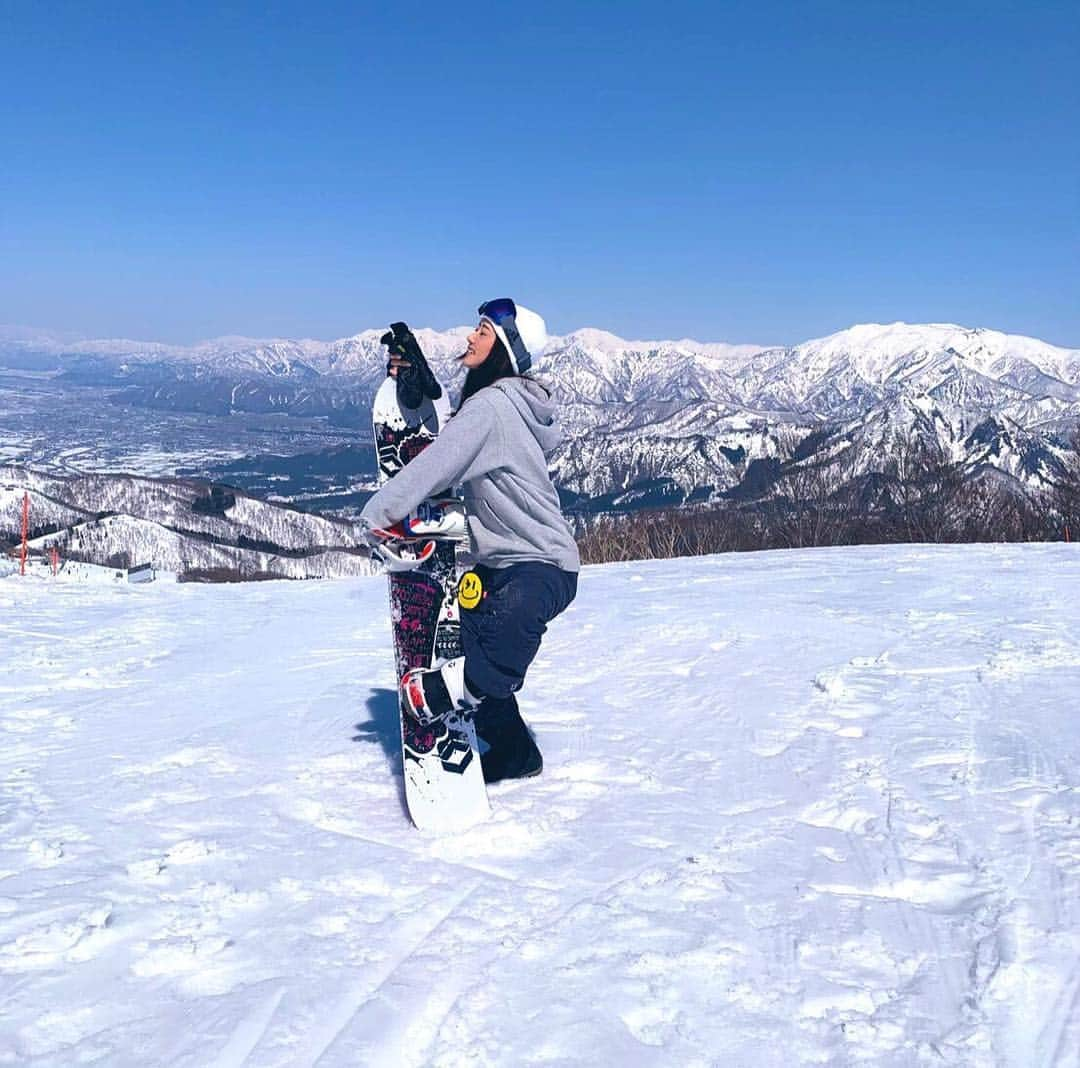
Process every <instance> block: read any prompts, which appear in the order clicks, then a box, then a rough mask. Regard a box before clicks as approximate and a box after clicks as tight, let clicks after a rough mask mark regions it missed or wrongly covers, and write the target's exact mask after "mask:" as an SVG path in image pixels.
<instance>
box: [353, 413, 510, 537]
mask: <svg viewBox="0 0 1080 1068" xmlns="http://www.w3.org/2000/svg"><path fill="white" fill-rule="evenodd" d="M498 441H499V433H498V419H497V417H496V414H495V409H494V408H493V407H492V405H491V402H490V401H489V400H488V399H487V398H486V397H474V398H472V399H471V400H470V401H469V402H468V411H467V412H465V411H464V409H463V410H462V411H461V412H459V413H458V414H457V415H455V416H454V418H453V419H451V420H450V421H449V422H448V423H447V424H446V426H445V427H444V428H443V429H442V430H440V432H439V436H438V437H437V438H436V439H435V440H434V441H433V442H432V443H431V444H430V445H429V446H428V447H427V448H426V449H424V451H423V452H422V453H420V454H419V456H416V457H414V458H413V459H412V460H410V461H409V463H407V464H406V465H405V466H404V467H403V468H402V469H401V470H400V471H399V472H398V473H397V474H396V475H394V477H393V478H391V479H390V481H389V482H387V483H386V485H385V486H383V487H382V488H381V489H380V490H379V491H378V493H376V494H375V496H374V497H372V498H371V500H370V501H368V502H367V504H366V505H364V510H363V511H362V512H361V513H360V518H361V519H362V520H363V521H364V522H366V523H367V524H368V525H369V526H372V527H380V528H385V527H389V526H392V525H393V524H394V523H396V522H397V521H398V520H399V519H403V518H404V517H405V516H407V515H408V514H409V513H410V512H411V511H412V510H413V509H414V508H415V507H416V506H417V505H418V504H419V503H420V502H421V501H422V500H425V499H426V498H428V497H430V496H431V495H432V494H434V493H438V492H439V491H440V490H445V489H449V488H450V487H451V486H456V485H458V484H459V483H461V482H468V481H469V480H470V479H473V478H477V477H478V476H480V475H483V474H486V473H487V472H488V471H493V470H494V469H495V468H496V467H498V466H499V465H500V463H501V462H502V461H501V456H500V454H499V448H498Z"/></svg>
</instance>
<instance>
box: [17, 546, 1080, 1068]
mask: <svg viewBox="0 0 1080 1068" xmlns="http://www.w3.org/2000/svg"><path fill="white" fill-rule="evenodd" d="M1077 589H1080V554H1078V553H1077V552H1076V550H1075V548H1074V547H1071V546H989V547H972V546H967V547H953V548H930V547H924V546H914V547H898V548H860V549H844V550H828V551H825V550H821V551H812V552H787V553H762V554H753V555H730V556H721V557H712V558H703V559H696V560H678V561H663V562H654V563H647V564H627V565H618V566H611V567H605V568H591V569H586V571H585V572H584V573H583V578H582V583H581V593H580V596H579V599H578V601H577V602H576V603H575V605H574V606H573V607H572V608H571V609H570V610H569V611H568V612H567V613H566V615H565V616H563V617H561V618H560V619H559V620H558V621H557V622H556V623H555V624H554V625H553V627H552V628H551V632H550V634H549V635H548V638H547V639H546V642H545V646H544V648H543V650H542V653H541V656H540V658H539V660H538V661H537V662H536V664H535V665H534V667H533V668H532V670H531V672H530V677H529V680H528V682H527V684H526V688H525V690H524V692H523V695H522V697H523V700H522V706H523V710H524V712H525V715H526V716H527V717H530V718H531V719H532V720H533V722H534V725H535V727H536V730H537V734H538V737H539V740H540V743H541V746H542V748H543V749H544V752H545V757H546V770H545V773H544V775H543V776H542V777H540V778H539V779H535V780H529V781H526V782H520V783H507V784H503V785H500V786H497V787H494V788H493V789H492V791H491V795H492V806H493V816H492V819H491V821H490V822H489V823H487V824H484V825H482V826H480V827H477V828H475V829H473V830H471V831H469V832H468V833H466V834H463V835H461V836H459V837H457V838H456V839H454V840H452V841H446V840H443V841H439V840H436V839H432V838H429V837H425V836H423V835H421V834H419V833H418V832H416V831H415V830H414V829H412V828H411V827H410V825H409V823H408V819H407V816H406V815H405V813H404V811H403V808H402V803H401V790H402V782H401V764H400V754H399V752H398V739H397V711H396V706H395V702H394V698H393V690H394V683H395V678H394V668H393V664H392V661H391V656H390V649H389V643H388V641H387V637H386V634H387V620H386V603H385V601H386V590H385V582H384V581H383V580H382V579H381V578H373V579H358V580H348V581H341V582H335V583H303V584H300V583H273V584H259V585H251V586H228V587H202V586H166V585H157V586H147V587H142V588H121V587H117V588H111V587H105V588H89V587H86V588H80V587H77V586H73V585H70V584H68V585H62V584H53V583H50V582H49V581H47V580H45V579H25V580H20V579H18V578H17V577H10V578H6V579H3V580H0V611H2V613H3V617H4V620H5V623H4V626H3V630H2V632H0V641H2V643H3V646H2V647H3V650H4V656H3V660H2V662H0V1065H2V1064H18V1065H55V1064H72V1063H100V1064H108V1065H110V1066H128V1065H131V1066H135V1065H140V1066H143V1065H147V1064H169V1065H180V1066H192V1068H194V1066H199V1068H203V1066H205V1065H215V1066H217V1068H238V1066H240V1065H248V1066H255V1065H259V1066H262V1065H267V1066H286V1065H289V1066H292V1065H319V1066H320V1068H333V1066H336V1065H354V1064H360V1063H364V1064H388V1065H389V1064H393V1065H436V1066H442V1068H450V1066H464V1065H476V1064H480V1065H507V1066H510V1065H519V1064H524V1063H529V1064H551V1065H568V1064H596V1063H622V1064H627V1065H680V1066H681V1065H703V1066H704V1065H717V1064H722V1065H754V1066H755V1068H769V1066H772V1065H776V1066H780V1065H792V1064H807V1065H809V1064H830V1065H841V1066H844V1065H857V1064H874V1065H876V1066H886V1068H892V1066H895V1068H910V1066H921V1065H927V1066H929V1065H935V1066H939V1065H956V1066H965V1068H983V1066H985V1068H991V1066H993V1068H999V1066H1006V1068H1009V1066H1015V1068H1039V1066H1046V1068H1051V1066H1053V1068H1076V1066H1077V1065H1080V1054H1078V1050H1080V787H1078V782H1077V771H1076V769H1077V767H1078V766H1080V724H1078V721H1077V719H1076V714H1075V713H1076V698H1077V694H1080V602H1078V599H1077V598H1076V596H1075V591H1076V590H1077ZM541 695H542V700H541Z"/></svg>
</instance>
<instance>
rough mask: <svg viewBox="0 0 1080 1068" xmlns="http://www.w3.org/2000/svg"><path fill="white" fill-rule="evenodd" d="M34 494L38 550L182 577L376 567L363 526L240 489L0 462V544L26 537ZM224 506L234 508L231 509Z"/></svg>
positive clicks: (325, 574) (34, 547) (304, 574)
mask: <svg viewBox="0 0 1080 1068" xmlns="http://www.w3.org/2000/svg"><path fill="white" fill-rule="evenodd" d="M24 496H28V497H29V502H30V523H31V530H30V534H31V540H30V542H29V548H30V550H31V552H33V553H35V554H45V553H46V552H47V551H48V550H49V549H51V548H54V547H55V548H56V549H58V550H59V551H60V554H61V556H62V557H63V558H64V559H65V560H66V559H68V558H76V559H85V560H89V561H92V562H94V563H99V564H102V563H106V562H109V561H119V560H121V559H122V560H123V562H122V563H118V564H117V566H123V567H129V566H137V565H143V564H149V565H152V566H153V567H155V568H157V569H159V570H164V571H169V572H175V573H177V574H180V575H184V574H191V573H199V572H202V573H207V572H209V573H216V574H217V575H218V577H221V576H222V575H223V574H225V573H228V574H229V575H232V576H234V577H241V576H242V577H249V578H250V577H253V576H273V577H278V578H341V577H344V576H349V575H369V574H372V573H373V571H374V570H375V569H374V567H373V565H372V563H371V561H370V559H369V556H368V553H367V551H366V550H365V549H364V548H363V541H362V539H361V538H360V536H359V534H358V532H357V530H356V528H355V527H354V526H353V525H352V524H351V523H348V522H346V521H344V520H340V519H332V518H328V517H325V516H319V515H309V514H307V513H305V512H301V511H298V510H296V509H294V508H288V507H284V506H282V505H280V504H273V503H270V502H267V501H261V500H258V499H257V498H254V497H249V496H247V495H245V494H243V493H233V494H231V495H230V496H229V498H228V499H227V500H220V499H219V501H217V502H215V501H214V498H213V496H212V495H211V493H210V487H209V486H207V485H206V484H205V483H200V482H197V481H193V480H190V479H149V478H137V477H134V476H130V475H117V474H104V475H82V476H78V477H70V478H65V477H60V476H55V475H51V474H48V473H44V472H38V471H31V470H28V469H26V468H22V467H15V466H10V465H9V466H4V465H0V542H3V541H6V542H8V543H11V544H14V543H15V542H16V540H17V539H18V538H19V537H20V535H21V531H20V529H19V525H20V522H21V514H22V504H23V500H24ZM225 505H227V507H225Z"/></svg>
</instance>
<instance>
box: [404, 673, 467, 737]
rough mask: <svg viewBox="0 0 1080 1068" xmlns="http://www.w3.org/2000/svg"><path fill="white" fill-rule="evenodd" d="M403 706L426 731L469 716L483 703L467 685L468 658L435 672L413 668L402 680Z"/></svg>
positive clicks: (411, 717) (410, 716)
mask: <svg viewBox="0 0 1080 1068" xmlns="http://www.w3.org/2000/svg"><path fill="white" fill-rule="evenodd" d="M401 695H402V699H403V701H402V704H403V707H404V710H405V712H406V713H407V714H408V716H409V718H410V719H412V720H413V722H414V723H417V724H419V725H420V726H422V727H426V726H429V725H430V724H432V723H434V722H435V721H436V720H440V719H443V718H445V717H446V716H448V715H449V714H450V713H451V712H455V711H457V712H467V711H469V710H471V709H473V708H475V707H476V706H477V705H478V704H479V703H480V702H479V701H478V700H477V698H476V697H474V696H473V694H471V693H470V692H469V688H468V686H466V685H465V657H463V656H459V657H456V658H455V659H453V660H447V661H445V662H444V663H443V664H441V665H440V666H438V667H434V668H427V669H425V668H413V669H412V670H411V671H407V672H406V673H405V677H404V678H403V679H402V680H401Z"/></svg>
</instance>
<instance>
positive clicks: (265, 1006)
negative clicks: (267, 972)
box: [207, 986, 288, 1068]
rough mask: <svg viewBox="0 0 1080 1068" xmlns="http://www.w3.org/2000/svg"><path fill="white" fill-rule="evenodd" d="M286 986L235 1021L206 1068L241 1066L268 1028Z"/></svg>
mask: <svg viewBox="0 0 1080 1068" xmlns="http://www.w3.org/2000/svg"><path fill="white" fill-rule="evenodd" d="M287 989H288V988H287V987H284V986H279V987H278V988H277V990H275V991H274V992H273V993H272V994H271V995H270V996H269V997H268V998H266V999H264V1001H263V1002H262V1004H261V1005H259V1006H258V1008H256V1009H255V1010H254V1011H253V1012H251V1013H250V1014H249V1015H248V1016H246V1017H244V1018H243V1019H242V1020H240V1021H239V1023H237V1025H236V1028H235V1029H234V1030H233V1033H232V1036H231V1037H230V1038H229V1041H228V1042H227V1043H226V1044H225V1047H224V1048H223V1049H222V1051H221V1052H220V1053H219V1054H218V1055H217V1057H216V1058H215V1059H214V1060H213V1061H212V1062H211V1063H210V1064H209V1065H207V1068H241V1066H242V1065H244V1064H246V1063H247V1059H248V1057H250V1056H251V1054H252V1053H254V1052H255V1047H256V1046H257V1045H258V1044H259V1042H260V1041H262V1038H263V1036H264V1035H265V1034H266V1032H267V1031H268V1030H269V1029H270V1024H271V1022H272V1021H273V1019H274V1014H275V1013H276V1012H277V1010H278V1006H279V1005H280V1004H281V1000H282V998H284V997H285V992H286V990H287Z"/></svg>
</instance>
